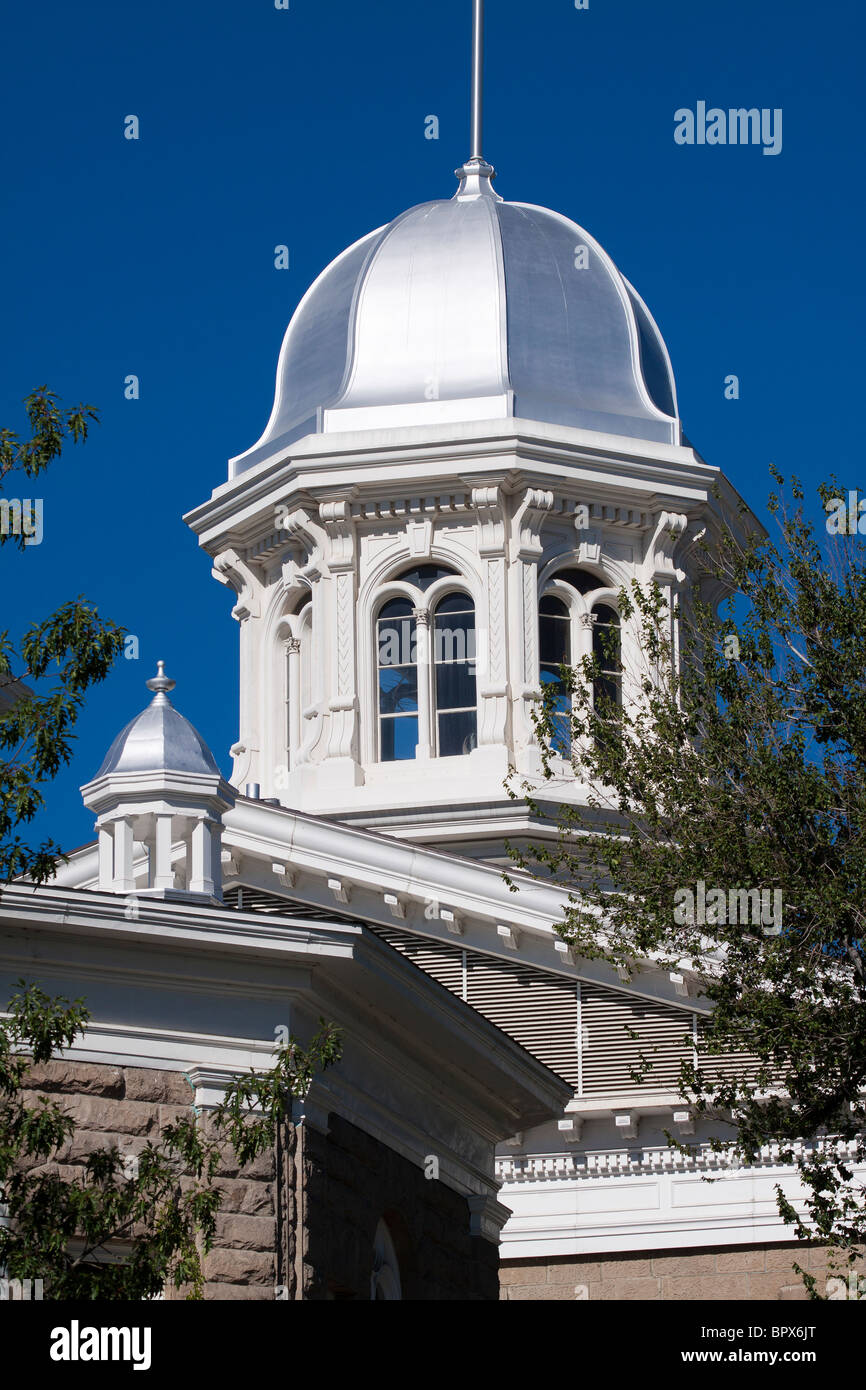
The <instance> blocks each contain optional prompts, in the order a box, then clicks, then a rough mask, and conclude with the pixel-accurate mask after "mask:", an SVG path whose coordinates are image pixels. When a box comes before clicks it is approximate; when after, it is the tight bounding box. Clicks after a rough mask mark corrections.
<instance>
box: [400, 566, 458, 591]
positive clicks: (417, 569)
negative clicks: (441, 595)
mask: <svg viewBox="0 0 866 1390" xmlns="http://www.w3.org/2000/svg"><path fill="white" fill-rule="evenodd" d="M456 573H457V571H456V570H453V569H451V567H450V566H449V565H413V566H412V568H411V569H408V570H403V572H402V573H401V574H398V575H395V576H394V577H395V578H396V579H400V580H402V582H403V583H404V584H414V585H415V588H416V589H429V588H430V585H431V584H435V583H436V580H437V579H444V578H445V577H446V576H447V575H449V574H456Z"/></svg>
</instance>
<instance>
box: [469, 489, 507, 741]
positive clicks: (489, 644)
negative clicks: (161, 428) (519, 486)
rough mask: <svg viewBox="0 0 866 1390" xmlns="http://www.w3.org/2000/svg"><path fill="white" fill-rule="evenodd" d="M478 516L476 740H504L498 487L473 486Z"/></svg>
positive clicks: (502, 539)
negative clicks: (481, 580) (480, 576)
mask: <svg viewBox="0 0 866 1390" xmlns="http://www.w3.org/2000/svg"><path fill="white" fill-rule="evenodd" d="M472 505H473V507H474V508H475V515H476V516H477V518H478V528H479V540H478V554H479V556H480V557H481V562H482V565H483V566H484V570H485V584H484V609H483V611H482V612H480V613H478V614H477V616H476V623H479V621H480V623H481V624H483V627H480V628H479V630H478V631H476V640H475V647H476V656H477V675H478V683H479V691H478V693H479V697H480V707H481V708H480V713H481V718H480V722H479V727H478V743H479V746H484V745H486V744H503V743H506V742H507V737H508V640H507V621H508V595H507V587H506V582H507V574H506V564H505V556H506V516H505V506H504V502H503V498H502V494H501V492H500V490H499V488H498V487H476V488H473V489H472Z"/></svg>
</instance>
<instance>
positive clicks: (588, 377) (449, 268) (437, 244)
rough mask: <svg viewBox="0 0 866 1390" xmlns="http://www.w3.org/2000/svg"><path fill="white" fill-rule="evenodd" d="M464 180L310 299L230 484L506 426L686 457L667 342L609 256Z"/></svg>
mask: <svg viewBox="0 0 866 1390" xmlns="http://www.w3.org/2000/svg"><path fill="white" fill-rule="evenodd" d="M457 172H458V177H459V178H460V187H459V189H458V191H457V193H456V195H455V196H454V198H452V199H439V200H437V201H435V202H431V203H422V204H420V205H419V206H418V207H414V208H410V209H409V211H408V212H404V213H403V214H402V215H401V216H400V217H397V218H396V219H395V220H394V221H393V222H391V223H389V224H388V225H387V226H385V227H380V228H379V229H378V230H377V231H375V232H370V233H369V235H368V236H366V237H363V238H362V239H361V240H360V241H358V242H356V243H355V245H354V246H350V247H349V248H348V250H346V251H344V252H343V254H342V255H341V256H338V257H337V259H336V260H335V261H333V262H332V263H331V265H329V266H328V267H327V269H326V270H325V271H323V272H322V274H321V275H320V276H319V277H318V279H317V280H316V281H315V282H314V283H313V285H312V286H311V287H310V289H309V290H308V291H307V293H306V295H305V296H304V298H303V299H302V301H301V303H300V304H299V306H298V308H297V310H296V312H295V314H294V316H293V318H292V320H291V323H290V324H289V327H288V329H287V330H286V335H285V338H284V340H283V346H282V351H281V353H280V360H279V365H278V368H277V388H276V398H275V401H274V408H273V411H272V413H271V418H270V420H269V421H268V425H267V428H266V429H265V432H264V434H263V435H262V437H261V439H260V440H259V441H258V443H257V444H256V445H255V446H254V447H253V448H252V449H250V450H249V451H248V452H247V453H245V454H242V455H240V456H239V457H238V458H236V459H233V460H232V473H233V474H234V473H238V472H241V471H242V470H243V469H245V468H249V467H251V466H252V465H253V464H255V463H257V462H259V461H260V460H261V459H264V458H266V457H269V456H270V455H272V454H273V453H274V452H276V451H277V450H279V449H280V448H283V447H285V446H287V445H289V444H291V443H293V442H294V441H295V440H297V439H300V438H302V437H303V436H304V435H307V434H311V433H329V432H331V431H336V430H355V429H365V428H370V429H380V428H387V427H389V426H396V427H399V426H404V425H408V424H424V423H427V422H438V421H460V420H485V419H493V418H503V417H507V416H519V417H521V418H524V419H530V420H540V421H543V422H545V423H549V424H560V425H571V426H578V427H581V428H584V429H591V430H599V431H602V432H605V433H609V434H619V435H627V436H630V437H632V438H637V439H647V440H655V441H658V442H665V443H679V442H680V426H679V419H678V414H677V404H676V389H675V385H674V377H673V371H672V368H671V363H670V359H669V357H668V353H667V349H666V348H665V344H664V341H663V340H662V336H661V334H660V332H659V330H658V328H657V326H656V324H655V322H654V320H653V318H652V316H651V314H650V313H649V310H648V309H647V307H646V305H645V304H644V302H643V300H642V299H641V298H640V296H639V295H638V294H637V292H636V291H635V290H634V289H633V288H632V286H631V285H630V284H629V282H628V281H627V280H626V279H625V278H624V276H623V275H621V274H620V272H619V271H618V270H617V268H616V266H615V265H614V264H613V262H612V261H611V259H610V257H609V256H608V255H607V254H606V253H605V252H604V251H603V250H602V248H601V247H600V246H599V245H598V243H597V242H596V241H595V240H594V239H593V238H592V237H591V236H590V235H589V234H588V233H587V232H585V231H584V230H583V228H581V227H579V226H578V225H577V223H575V222H571V221H570V220H569V219H568V218H567V217H563V216H561V215H560V214H559V213H556V212H551V211H549V210H548V209H546V208H540V207H534V206H531V205H529V204H525V203H507V202H504V201H503V200H502V199H501V198H500V197H499V196H498V194H496V193H495V192H494V190H493V186H492V181H491V180H492V177H493V170H492V168H491V167H490V165H488V164H485V163H484V162H483V161H480V160H470V161H469V163H468V164H466V165H464V167H463V168H462V169H460V170H458V171H457ZM581 247H583V248H585V251H583V252H581V251H580V248H581ZM581 262H585V265H581V264H580V263H581Z"/></svg>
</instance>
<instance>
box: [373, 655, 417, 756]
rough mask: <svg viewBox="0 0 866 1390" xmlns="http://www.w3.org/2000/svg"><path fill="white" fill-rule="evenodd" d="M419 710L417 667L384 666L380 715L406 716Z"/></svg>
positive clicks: (381, 672)
mask: <svg viewBox="0 0 866 1390" xmlns="http://www.w3.org/2000/svg"><path fill="white" fill-rule="evenodd" d="M417 708H418V668H417V666H383V667H382V669H381V670H380V672H379V713H380V714H405V713H407V712H413V711H415V710H417ZM416 742H417V740H416Z"/></svg>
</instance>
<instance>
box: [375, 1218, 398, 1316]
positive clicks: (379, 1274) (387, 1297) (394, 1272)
mask: <svg viewBox="0 0 866 1390" xmlns="http://www.w3.org/2000/svg"><path fill="white" fill-rule="evenodd" d="M402 1298H403V1289H402V1287H401V1284H400V1265H399V1263H398V1261H397V1251H396V1250H395V1249H394V1242H393V1240H392V1239H391V1232H390V1231H389V1230H388V1226H387V1223H386V1222H385V1221H380V1222H379V1224H378V1226H377V1227H376V1234H375V1236H374V1238H373V1268H372V1271H371V1274H370V1299H371V1302H373V1303H397V1302H400V1301H402Z"/></svg>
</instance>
